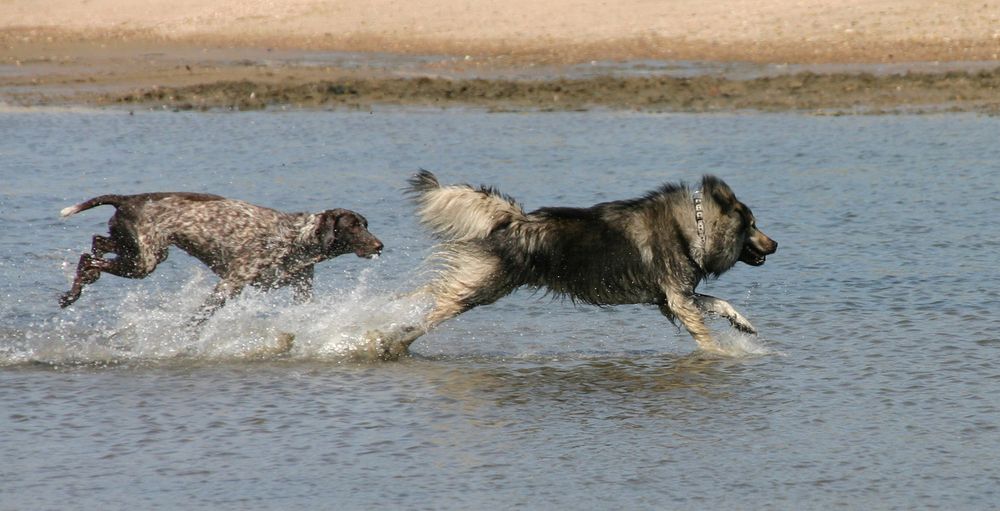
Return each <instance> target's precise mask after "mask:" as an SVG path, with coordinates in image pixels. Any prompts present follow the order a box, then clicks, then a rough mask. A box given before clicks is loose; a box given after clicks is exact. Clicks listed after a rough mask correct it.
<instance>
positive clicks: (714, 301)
mask: <svg viewBox="0 0 1000 511" xmlns="http://www.w3.org/2000/svg"><path fill="white" fill-rule="evenodd" d="M694 302H695V304H697V305H698V308H700V309H701V310H702V311H703V312H705V313H707V314H716V315H718V316H722V317H724V318H726V319H728V320H729V323H730V324H732V325H733V328H735V329H737V330H739V331H741V332H746V333H748V334H754V335H756V334H757V329H756V328H754V326H753V325H752V324H751V323H750V321H749V320H747V318H745V317H743V315H742V314H740V313H739V312H737V311H736V309H735V308H733V306H732V305H730V303H729V302H727V301H725V300H723V299H721V298H716V297H714V296H709V295H703V294H698V293H695V294H694Z"/></svg>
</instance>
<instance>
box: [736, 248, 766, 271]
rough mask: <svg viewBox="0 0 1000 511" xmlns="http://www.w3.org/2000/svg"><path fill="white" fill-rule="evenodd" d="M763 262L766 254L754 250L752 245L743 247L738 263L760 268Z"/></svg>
mask: <svg viewBox="0 0 1000 511" xmlns="http://www.w3.org/2000/svg"><path fill="white" fill-rule="evenodd" d="M765 260H767V257H766V254H764V252H761V251H760V250H757V249H756V248H754V246H753V244H752V243H746V244H744V245H743V251H742V252H740V261H742V262H744V263H746V264H749V265H750V266H760V265H762V264H764V261H765Z"/></svg>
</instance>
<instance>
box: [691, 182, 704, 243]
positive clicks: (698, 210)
mask: <svg viewBox="0 0 1000 511" xmlns="http://www.w3.org/2000/svg"><path fill="white" fill-rule="evenodd" d="M691 198H692V200H694V219H695V221H696V222H698V238H700V239H701V243H702V245H703V246H704V244H705V209H704V208H703V207H702V205H701V202H702V199H701V190H695V192H694V193H692V194H691Z"/></svg>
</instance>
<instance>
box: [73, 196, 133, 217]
mask: <svg viewBox="0 0 1000 511" xmlns="http://www.w3.org/2000/svg"><path fill="white" fill-rule="evenodd" d="M123 198H124V196H122V195H101V196H100V197H94V198H93V199H90V200H88V201H84V202H81V203H79V204H77V205H75V206H69V207H66V208H63V209H62V211H60V212H59V216H61V217H63V218H65V217H68V216H70V215H75V214H77V213H79V212H81V211H86V210H88V209H90V208H96V207H97V206H103V205H105V204H110V205H112V206H115V207H118V204H120V203H121V200H122V199H123Z"/></svg>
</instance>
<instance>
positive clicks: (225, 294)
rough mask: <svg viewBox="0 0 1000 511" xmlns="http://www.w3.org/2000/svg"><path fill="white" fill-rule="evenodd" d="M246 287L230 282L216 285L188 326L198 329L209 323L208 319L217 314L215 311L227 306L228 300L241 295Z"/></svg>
mask: <svg viewBox="0 0 1000 511" xmlns="http://www.w3.org/2000/svg"><path fill="white" fill-rule="evenodd" d="M244 287H245V285H244V284H236V283H233V282H230V281H226V280H222V281H221V282H219V283H218V284H216V285H215V289H213V290H212V294H210V295H208V298H207V299H206V300H205V303H203V304H202V305H201V307H199V308H198V312H196V313H195V315H194V316H193V317H192V318H191V319H190V320H189V321H188V324H189V325H190V326H192V327H197V326H199V325H201V324H202V323H204V322H205V321H208V318H210V317H212V314H215V311H217V310H219V309H220V308H221V307H222V306H223V305H225V304H226V300H228V299H230V298H232V297H234V296H236V295H238V294H240V291H242V290H243V288H244Z"/></svg>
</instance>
